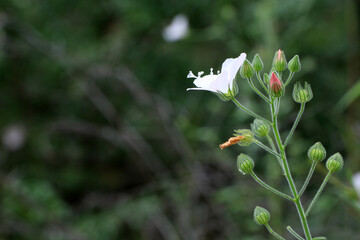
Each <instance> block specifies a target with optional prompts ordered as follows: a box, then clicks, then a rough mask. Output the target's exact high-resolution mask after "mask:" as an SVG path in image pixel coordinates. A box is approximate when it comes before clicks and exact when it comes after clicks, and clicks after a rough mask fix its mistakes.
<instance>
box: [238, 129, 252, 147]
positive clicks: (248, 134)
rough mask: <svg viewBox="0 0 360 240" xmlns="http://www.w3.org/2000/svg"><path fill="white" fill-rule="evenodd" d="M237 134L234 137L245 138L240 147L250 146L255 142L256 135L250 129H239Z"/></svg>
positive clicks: (240, 142)
mask: <svg viewBox="0 0 360 240" xmlns="http://www.w3.org/2000/svg"><path fill="white" fill-rule="evenodd" d="M235 132H236V133H235V134H234V136H237V137H243V139H241V140H240V141H239V142H238V144H239V145H240V146H249V145H250V144H251V143H252V142H253V141H254V134H253V132H252V131H251V130H249V129H238V130H235Z"/></svg>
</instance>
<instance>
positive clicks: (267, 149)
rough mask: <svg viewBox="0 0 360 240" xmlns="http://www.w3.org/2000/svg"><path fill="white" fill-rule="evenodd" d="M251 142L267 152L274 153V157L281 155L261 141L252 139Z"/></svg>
mask: <svg viewBox="0 0 360 240" xmlns="http://www.w3.org/2000/svg"><path fill="white" fill-rule="evenodd" d="M253 142H254V143H255V144H256V145H258V146H259V147H261V148H262V149H264V150H265V151H268V152H269V153H271V154H272V155H274V156H275V157H281V156H280V155H279V154H278V153H277V152H274V151H273V150H271V149H270V148H269V147H268V146H266V145H264V144H263V143H262V142H260V141H258V140H256V139H254V140H253Z"/></svg>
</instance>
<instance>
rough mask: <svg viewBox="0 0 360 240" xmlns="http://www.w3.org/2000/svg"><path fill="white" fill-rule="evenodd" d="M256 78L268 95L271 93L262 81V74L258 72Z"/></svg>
mask: <svg viewBox="0 0 360 240" xmlns="http://www.w3.org/2000/svg"><path fill="white" fill-rule="evenodd" d="M256 77H257V79H258V81H259V83H260V84H261V86H262V87H263V88H264V89H265V91H266V92H267V93H269V89H268V88H267V87H266V86H265V84H264V82H263V80H262V79H261V76H260V72H256Z"/></svg>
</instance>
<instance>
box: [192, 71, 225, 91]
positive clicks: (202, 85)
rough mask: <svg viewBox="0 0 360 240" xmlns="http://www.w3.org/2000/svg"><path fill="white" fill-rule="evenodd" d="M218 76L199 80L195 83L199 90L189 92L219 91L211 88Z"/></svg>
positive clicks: (212, 75) (209, 76) (204, 77)
mask: <svg viewBox="0 0 360 240" xmlns="http://www.w3.org/2000/svg"><path fill="white" fill-rule="evenodd" d="M217 76H218V75H214V74H210V75H205V76H203V77H200V78H197V79H195V81H194V84H195V86H197V88H188V89H187V90H206V91H211V92H216V90H217V89H214V88H212V87H211V83H212V82H213V81H215V79H216V78H217Z"/></svg>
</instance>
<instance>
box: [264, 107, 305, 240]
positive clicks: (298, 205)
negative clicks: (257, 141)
mask: <svg viewBox="0 0 360 240" xmlns="http://www.w3.org/2000/svg"><path fill="white" fill-rule="evenodd" d="M271 113H272V118H273V124H272V127H273V131H274V135H275V140H276V143H277V145H278V148H279V150H280V154H281V159H282V161H283V166H284V172H285V177H286V180H287V182H288V184H289V187H290V190H291V193H292V194H293V197H294V203H295V206H296V209H297V211H298V214H299V217H300V221H301V225H302V227H303V230H304V233H305V237H306V240H311V239H312V238H311V233H310V229H309V224H308V222H307V219H306V215H305V212H304V208H303V206H302V204H301V200H300V198H299V197H298V192H297V189H296V186H295V183H294V180H293V178H292V176H291V172H290V169H289V164H288V162H287V159H286V153H285V147H284V145H283V144H282V141H281V137H280V133H279V129H278V123H277V114H276V110H275V104H274V101H272V102H271Z"/></svg>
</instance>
